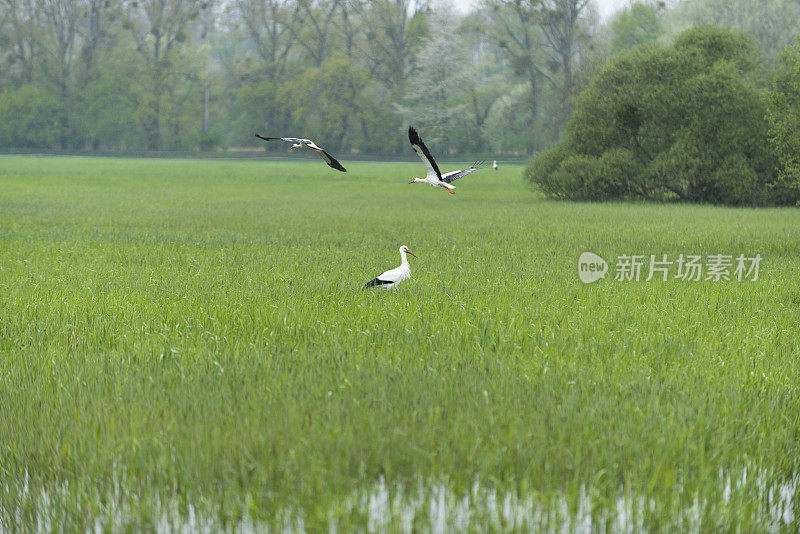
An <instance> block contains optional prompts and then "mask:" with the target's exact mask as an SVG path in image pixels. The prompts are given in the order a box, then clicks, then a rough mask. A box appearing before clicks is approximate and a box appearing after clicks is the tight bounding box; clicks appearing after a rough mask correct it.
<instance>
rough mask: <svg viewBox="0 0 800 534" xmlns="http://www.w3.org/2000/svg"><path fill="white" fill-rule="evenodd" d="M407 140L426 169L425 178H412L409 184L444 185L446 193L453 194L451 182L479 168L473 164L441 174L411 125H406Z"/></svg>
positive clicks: (453, 187)
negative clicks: (467, 167) (466, 167)
mask: <svg viewBox="0 0 800 534" xmlns="http://www.w3.org/2000/svg"><path fill="white" fill-rule="evenodd" d="M408 140H409V141H411V147H412V148H413V149H414V152H416V153H417V156H419V159H421V160H422V163H424V164H425V169H426V170H427V171H428V172H427V175H426V176H425V178H414V179H413V180H411V181H410V182H408V183H410V184H415V183H420V182H424V183H426V184H430V185H432V186H434V187H444V188H445V190H446V191H447V192H448V193H450V194H453V195H455V194H456V192H455V191H453V189H455V188H456V186H454V185H452V183H453V182H455V181H456V180H458V179H459V178H461V177H462V176H466V175H468V174H469V173H471V172H475V171H477V170H478V169H479V167H478V166H477V165H473V166H472V167H470V168H469V169H462V170H460V171H452V172H448V173H447V174H442V173H441V171H439V166H438V165H436V160H434V159H433V156H431V153H430V151H429V150H428V147H426V146H425V143H423V142H422V139H420V137H419V134H418V133H417V131H416V130H415V129H414V128H413V127H411V126H409V127H408Z"/></svg>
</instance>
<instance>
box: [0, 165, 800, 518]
mask: <svg viewBox="0 0 800 534" xmlns="http://www.w3.org/2000/svg"><path fill="white" fill-rule="evenodd" d="M343 163H344V165H345V166H346V167H347V168H348V171H349V172H347V173H346V174H343V173H338V172H336V171H334V170H332V169H329V168H328V167H326V166H325V165H324V164H322V163H321V162H319V161H316V160H310V161H292V162H288V161H273V160H261V161H258V160H255V161H224V160H213V161H210V160H205V161H204V160H158V159H149V160H148V159H141V160H135V159H111V158H109V159H93V158H58V157H49V158H34V157H6V158H0V532H5V531H9V532H11V531H17V530H23V531H50V530H52V529H64V530H66V531H76V530H86V529H95V528H100V529H104V530H113V531H128V530H187V531H197V530H203V529H206V530H209V531H215V530H218V529H224V530H233V531H250V530H256V531H261V530H296V531H301V530H308V531H319V530H333V531H351V530H356V531H383V530H389V531H433V532H446V531H454V530H458V531H486V530H495V531H497V530H512V531H513V530H516V531H529V530H542V531H563V530H566V531H613V532H624V531H629V532H638V531H643V530H648V531H664V530H673V531H708V530H725V531H792V530H798V529H800V336H798V333H797V329H798V324H800V287H798V280H800V268H799V267H800V240H799V239H798V228H800V212H798V211H797V210H796V209H734V208H718V207H713V206H696V205H679V204H637V203H607V204H589V203H585V204H584V203H563V202H554V201H549V200H546V199H544V198H542V197H541V195H539V194H537V193H536V192H533V191H531V190H530V189H529V188H528V187H527V186H526V185H525V184H524V183H523V181H522V178H521V174H522V167H521V166H514V165H503V166H501V168H500V170H499V171H496V172H495V171H492V170H491V168H488V169H486V170H482V171H480V172H476V173H474V174H472V175H470V176H468V177H466V178H464V179H462V180H459V181H458V182H457V183H456V185H457V189H456V195H448V194H446V193H445V192H444V191H442V190H435V189H433V188H431V187H429V186H427V185H425V184H414V185H408V184H407V182H408V180H409V179H410V178H411V177H412V176H421V173H422V172H423V171H422V166H421V165H420V164H419V163H418V162H416V163H392V164H389V163H357V162H348V161H343ZM441 166H442V167H443V170H451V169H455V168H459V167H456V166H454V164H448V163H442V165H441ZM403 244H405V245H408V246H409V247H410V249H411V250H412V251H413V252H414V253H415V254H417V256H418V258H417V259H415V258H410V260H411V269H412V278H411V279H410V280H408V281H406V282H404V283H403V284H402V285H401V286H400V287H399V288H398V289H397V290H396V291H393V292H385V291H370V290H363V289H362V286H363V284H364V283H365V282H367V281H368V280H370V279H371V278H373V277H374V276H375V275H377V274H379V273H380V272H381V271H383V270H385V269H389V268H392V267H395V266H396V265H397V264H398V263H399V253H398V251H397V249H398V248H399V247H400V245H403ZM584 251H592V252H595V253H597V254H599V255H601V256H602V257H603V258H605V259H606V260H608V261H609V262H610V263H611V262H612V261H613V259H614V258H615V257H617V256H618V255H623V254H641V255H648V256H649V255H650V254H655V255H657V256H660V255H662V254H667V255H668V256H669V257H672V258H674V257H677V256H678V255H680V254H697V255H703V256H706V255H713V254H730V255H734V256H736V255H739V254H745V255H747V256H754V255H755V254H760V255H761V256H762V257H763V261H762V264H761V271H760V275H759V278H758V280H756V281H752V280H746V281H741V282H739V281H736V280H731V281H719V282H713V281H699V282H690V281H684V280H680V279H675V278H674V277H671V279H670V280H668V281H666V282H663V281H661V280H660V279H659V280H652V281H650V282H645V281H644V280H641V281H638V282H636V281H631V282H623V281H614V280H612V279H610V277H609V278H607V279H606V280H602V281H599V282H597V283H595V284H591V285H585V284H583V283H581V281H580V280H579V278H578V271H577V262H578V257H579V256H580V254H581V253H582V252H584ZM612 267H613V265H612Z"/></svg>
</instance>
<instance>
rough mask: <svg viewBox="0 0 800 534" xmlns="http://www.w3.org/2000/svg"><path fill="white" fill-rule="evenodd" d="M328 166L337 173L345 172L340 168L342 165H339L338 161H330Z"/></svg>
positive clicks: (345, 170)
mask: <svg viewBox="0 0 800 534" xmlns="http://www.w3.org/2000/svg"><path fill="white" fill-rule="evenodd" d="M328 166H329V167H333V168H334V169H336V170H337V171H342V172H347V169H345V168H344V167H342V164H341V163H339V162H338V161H336V160H333V161H332V162H331V163H330V164H329V165H328Z"/></svg>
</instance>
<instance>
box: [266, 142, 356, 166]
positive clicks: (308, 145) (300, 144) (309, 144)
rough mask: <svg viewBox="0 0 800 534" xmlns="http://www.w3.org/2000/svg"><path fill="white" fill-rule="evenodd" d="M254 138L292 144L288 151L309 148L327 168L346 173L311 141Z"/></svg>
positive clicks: (332, 158) (333, 159) (334, 159)
mask: <svg viewBox="0 0 800 534" xmlns="http://www.w3.org/2000/svg"><path fill="white" fill-rule="evenodd" d="M256 137H258V138H259V139H263V140H264V141H286V142H288V143H292V147H291V148H290V149H289V150H294V149H295V148H310V149H311V150H315V151H316V152H317V154H319V155H320V156H322V159H323V160H325V163H327V164H328V167H333V168H334V169H336V170H337V171H342V172H347V169H345V168H344V167H342V164H341V163H339V162H338V161H336V158H334V157H333V156H331V155H330V154H328V153H327V152H325V151H324V150H322V149H321V148H320V147H318V146H317V145H316V143H314V141H312V140H311V139H301V138H299V137H264V136H263V135H258V134H256Z"/></svg>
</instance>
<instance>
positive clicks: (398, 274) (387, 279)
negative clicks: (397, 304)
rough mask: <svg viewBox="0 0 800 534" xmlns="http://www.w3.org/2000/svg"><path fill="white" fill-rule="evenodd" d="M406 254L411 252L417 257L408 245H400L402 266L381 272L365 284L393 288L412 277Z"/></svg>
mask: <svg viewBox="0 0 800 534" xmlns="http://www.w3.org/2000/svg"><path fill="white" fill-rule="evenodd" d="M406 254H411V255H412V256H414V257H415V258H416V257H417V255H416V254H414V253H413V252H411V251H410V250H408V247H407V246H405V245H403V246H402V247H400V266H399V267H395V268H394V269H391V270H389V271H386V272H384V273H381V274H379V275H378V276H376V277H375V278H373V279H372V280H370V281H369V282H367V284H366V285H365V286H364V287H365V288H366V287H380V288H382V289H392V288H395V287H397V284H399V283H400V282H402V281H403V280H406V279H408V278H411V267H409V266H408V258H407V257H406Z"/></svg>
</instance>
